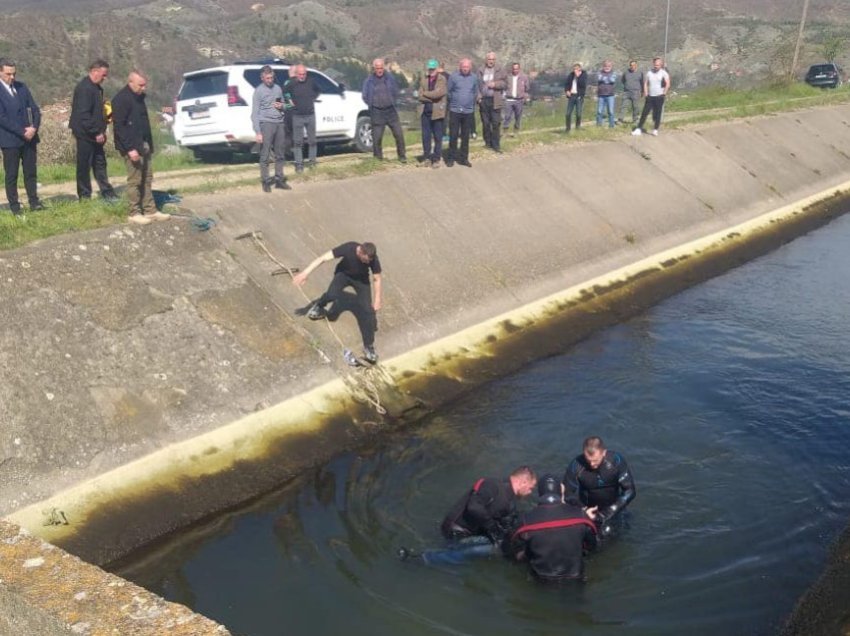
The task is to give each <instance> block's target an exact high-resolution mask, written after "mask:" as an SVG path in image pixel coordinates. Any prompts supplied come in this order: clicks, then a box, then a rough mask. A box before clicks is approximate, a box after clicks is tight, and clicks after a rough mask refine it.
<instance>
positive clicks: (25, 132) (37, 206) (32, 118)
mask: <svg viewBox="0 0 850 636" xmlns="http://www.w3.org/2000/svg"><path fill="white" fill-rule="evenodd" d="M16 75H17V68H16V65H15V63H14V62H13V61H12V60H9V59H0V84H2V86H0V149H2V151H3V172H4V173H5V175H6V200H7V201H8V202H9V209H10V210H11V211H12V214H14V215H15V216H18V215H19V214H21V204H20V202H19V201H18V168H19V167H21V166H22V167H23V170H24V187H25V188H26V191H27V198H28V199H29V204H30V210H43V209H44V206H43V205H42V204H41V202H39V200H38V177H37V167H36V164H37V153H36V147H37V144H38V128H39V126H40V125H41V111H40V110H39V108H38V105H37V104H36V103H35V99H33V96H32V93H30V91H29V89H28V88H27V86H26V84H24V83H23V82H18V81H16V80H15V77H16Z"/></svg>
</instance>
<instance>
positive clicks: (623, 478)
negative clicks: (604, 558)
mask: <svg viewBox="0 0 850 636" xmlns="http://www.w3.org/2000/svg"><path fill="white" fill-rule="evenodd" d="M564 486H565V487H566V496H567V497H569V496H570V495H573V496H576V497H578V499H579V501H581V503H582V505H584V506H586V507H588V508H590V507H593V506H598V508H599V509H598V510H597V512H596V519H595V521H596V525H597V527H599V528H603V527H605V524H606V523H608V522H609V521H611V519H613V518H614V516H615V515H617V514H618V513H620V512H621V511H622V510H623V508H625V507H626V506H627V505H629V502H630V501H631V500H632V499H634V498H635V494H636V491H635V480H634V478H633V477H632V472H631V470H629V466H628V464H626V460H625V458H624V457H623V456H622V455H620V453H617V452H616V451H612V450H607V451H605V458H604V459H603V460H602V463H601V464H599V467H598V468H597V469H596V470H593V469H591V468H590V466H589V465H588V463H587V459H585V457H584V455H579V456H578V457H576V458H575V459H574V460H573V461H572V462H570V465H569V466H567V471H566V472H565V473H564Z"/></svg>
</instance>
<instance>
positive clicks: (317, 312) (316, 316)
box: [307, 305, 327, 320]
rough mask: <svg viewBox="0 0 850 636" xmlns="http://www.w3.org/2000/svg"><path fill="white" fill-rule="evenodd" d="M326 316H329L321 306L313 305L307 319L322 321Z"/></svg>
mask: <svg viewBox="0 0 850 636" xmlns="http://www.w3.org/2000/svg"><path fill="white" fill-rule="evenodd" d="M325 316H327V313H326V312H325V308H324V307H322V306H321V305H313V306H312V307H310V311H308V312H307V318H309V319H310V320H321V319H322V318H324V317H325Z"/></svg>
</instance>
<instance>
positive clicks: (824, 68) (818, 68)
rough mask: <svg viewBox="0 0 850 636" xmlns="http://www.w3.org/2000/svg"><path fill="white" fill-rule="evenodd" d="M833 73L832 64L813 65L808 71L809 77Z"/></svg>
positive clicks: (833, 67)
mask: <svg viewBox="0 0 850 636" xmlns="http://www.w3.org/2000/svg"><path fill="white" fill-rule="evenodd" d="M834 71H835V65H834V64H814V65H813V66H812V67H811V68H810V69H809V75H819V74H821V73H832V72H834Z"/></svg>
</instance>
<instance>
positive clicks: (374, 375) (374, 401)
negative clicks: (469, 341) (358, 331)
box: [236, 231, 392, 415]
mask: <svg viewBox="0 0 850 636" xmlns="http://www.w3.org/2000/svg"><path fill="white" fill-rule="evenodd" d="M245 238H250V239H251V240H252V241H253V243H254V245H256V246H257V247H258V248H259V249H260V251H262V252H263V253H264V254H265V255H266V257H267V258H268V259H269V260H270V261H271V262H272V263H274V264H275V265H277V267H278V269H277V270H275V271H274V272H272V276H277V275H280V274H282V273H286V274H288V275H289V277H290V278H292V277H293V276H294V275H295V274H296V273H298V271H299V269H298V268H297V267H290V266H289V265H286V264H285V263H283V262H282V261H281V260H279V259H278V258H277V257H276V256H275V255H274V254H272V253H271V251H270V250H269V248H268V247H266V244H265V241H264V240H263V233H262V232H259V231H251V232H246V233H245V234H240V235H239V236H237V237H236V240H239V239H245ZM297 289H298V291H299V292H300V293H301V296H303V297H304V300H305V301H306V302H307V303H311V302H312V299H311V298H310V297H309V296H308V295H307V294H306V293H305V292H304V290H303V289H302V288H301V287H298V288H297ZM324 322H325V325H327V327H328V331H330V333H331V335H332V336H333V337H334V339H335V340H336V341H337V343H338V344H339V346H340V349H342V357H343V360H345V361H346V363H347V364H348V365H349V367H351V368H353V369H356V370H357V372H356V374H355V373H348V374H346V375H343V376H342V381H343V383H344V384H345V386H346V387H347V388H348V390H349V391H350V393H351V396H352V398H354V400H355V401H357V402H360V403H361V404H364V403H365V404H368V405H369V406H371V407H372V408H374V409H375V411H376V412H377V413H378V414H379V415H386V414H387V409H386V408H384V406H383V405H382V404H381V392H380V386H381V385H389V384H392V377H391V376H390V374H389V373H387V371H385V370H384V369H383V368H382V367H381V366H380V365H379V364H377V363H375V364H369V365H365V364H362V363H361V362H360V361H359V360H358V359H357V356H355V355H354V352H353V351H352V350H351V349H350V348H349V347H347V346H346V345H345V342H343V340H342V338H340V336H339V334H338V333H337V332H336V329H334V326H333V324H331V321H330V320H328V317H327V316H325V317H324ZM325 358H326V359H327V356H325Z"/></svg>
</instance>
